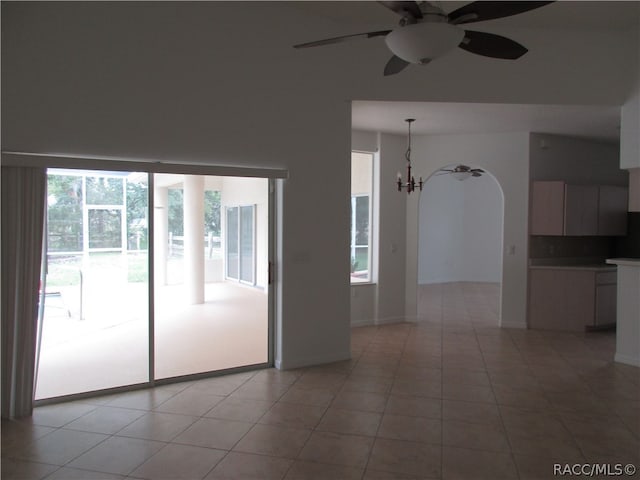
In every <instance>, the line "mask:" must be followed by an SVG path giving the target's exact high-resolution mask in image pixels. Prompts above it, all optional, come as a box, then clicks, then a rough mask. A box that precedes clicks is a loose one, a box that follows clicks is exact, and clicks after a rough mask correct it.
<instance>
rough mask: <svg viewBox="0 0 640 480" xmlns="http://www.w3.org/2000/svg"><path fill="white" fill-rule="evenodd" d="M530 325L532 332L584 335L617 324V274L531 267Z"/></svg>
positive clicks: (582, 269)
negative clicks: (533, 330)
mask: <svg viewBox="0 0 640 480" xmlns="http://www.w3.org/2000/svg"><path fill="white" fill-rule="evenodd" d="M527 313H528V325H529V328H532V329H542V330H560V331H566V332H583V331H584V330H585V329H587V328H599V327H606V326H609V325H612V324H615V321H616V272H615V271H600V270H599V269H585V268H576V269H571V268H567V267H563V268H549V267H545V268H535V267H533V268H530V269H529V302H528V312H527Z"/></svg>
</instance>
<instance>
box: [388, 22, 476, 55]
mask: <svg viewBox="0 0 640 480" xmlns="http://www.w3.org/2000/svg"><path fill="white" fill-rule="evenodd" d="M464 35H465V32H464V30H463V29H461V28H460V27H457V26H455V25H451V24H449V23H445V22H422V23H415V24H413V25H407V26H405V27H400V28H396V29H395V30H393V31H392V32H390V33H389V34H388V35H387V36H386V37H385V42H386V43H387V46H388V47H389V50H391V51H392V52H393V53H394V54H395V55H396V56H398V57H400V58H401V59H403V60H405V61H407V62H409V63H418V64H425V63H429V62H430V61H431V60H433V59H435V58H438V57H440V56H442V55H444V54H445V53H446V52H448V51H449V50H453V49H454V48H455V47H457V46H458V45H460V42H462V39H463V38H464Z"/></svg>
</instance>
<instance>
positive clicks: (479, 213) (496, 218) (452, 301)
mask: <svg viewBox="0 0 640 480" xmlns="http://www.w3.org/2000/svg"><path fill="white" fill-rule="evenodd" d="M445 168H448V167H445ZM503 221H504V197H503V193H502V189H501V187H500V185H499V183H498V181H497V180H496V179H495V177H494V176H493V175H492V174H491V173H489V172H487V171H486V169H485V173H484V174H483V175H481V176H479V177H469V178H467V179H466V180H464V181H459V180H457V179H456V178H454V177H453V176H452V175H448V174H441V172H439V171H438V172H434V174H432V175H431V176H430V177H429V178H428V180H427V181H426V183H425V187H424V190H423V192H422V194H421V196H420V203H419V213H418V225H419V228H418V230H419V231H418V315H419V316H421V317H427V318H429V317H433V316H438V315H440V314H441V313H442V309H443V308H448V309H455V311H456V314H455V315H454V317H455V318H457V319H459V320H460V322H463V323H474V324H485V325H491V326H497V325H498V324H499V322H500V304H501V302H500V296H501V287H502V244H503V240H502V239H503Z"/></svg>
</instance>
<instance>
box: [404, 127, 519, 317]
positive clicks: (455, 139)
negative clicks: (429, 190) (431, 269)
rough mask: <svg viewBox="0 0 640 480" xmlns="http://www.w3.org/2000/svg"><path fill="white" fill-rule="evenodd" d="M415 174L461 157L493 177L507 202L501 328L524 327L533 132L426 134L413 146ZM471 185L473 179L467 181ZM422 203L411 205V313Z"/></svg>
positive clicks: (408, 299) (408, 294)
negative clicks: (531, 133) (530, 162)
mask: <svg viewBox="0 0 640 480" xmlns="http://www.w3.org/2000/svg"><path fill="white" fill-rule="evenodd" d="M412 159H415V160H414V164H415V171H416V174H420V175H423V176H428V175H431V174H433V173H434V172H436V171H437V170H439V169H440V168H443V167H445V166H448V165H454V164H457V163H460V159H473V161H472V162H470V163H473V165H474V166H476V167H478V168H482V169H485V170H487V171H489V172H491V174H492V175H493V176H494V177H495V180H496V181H497V182H498V184H499V185H500V187H501V189H502V193H503V198H504V227H503V248H502V252H501V255H502V275H501V281H502V298H501V320H500V322H501V325H502V326H510V327H519V328H526V299H527V241H528V237H527V234H528V230H527V222H528V208H529V180H528V178H529V134H528V133H513V134H476V135H428V136H422V137H417V138H416V140H415V143H414V146H413V157H412ZM468 181H470V180H468ZM418 207H419V199H418V198H417V197H413V198H409V200H408V203H407V280H406V302H407V312H409V313H410V314H412V315H415V314H416V311H417V284H418V267H417V265H418V258H419V257H418V250H419V249H418V226H417V225H418V220H419V208H418Z"/></svg>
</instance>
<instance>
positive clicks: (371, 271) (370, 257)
mask: <svg viewBox="0 0 640 480" xmlns="http://www.w3.org/2000/svg"><path fill="white" fill-rule="evenodd" d="M354 154H361V155H367V156H368V157H369V162H370V165H369V173H370V178H371V180H370V182H369V191H368V193H355V194H354V193H353V183H352V184H351V187H350V208H351V215H350V221H349V227H350V230H349V231H350V235H349V262H350V268H349V271H350V275H349V278H350V284H351V285H367V284H373V283H375V259H374V243H375V240H374V237H375V232H377V229H376V228H375V225H374V219H375V218H374V200H375V194H376V192H375V181H374V179H375V165H376V162H375V155H376V154H375V152H368V151H363V150H351V177H352V178H353V174H354V169H353V156H354ZM358 197H368V198H369V208H368V213H369V218H368V221H369V228H368V229H369V232H368V244H367V247H368V251H367V262H368V265H367V270H365V271H366V272H367V274H366V277H365V278H360V277H357V276H354V272H353V271H351V265H352V264H351V262H352V261H353V259H354V258H355V251H356V249H357V248H362V247H363V246H364V245H358V244H355V229H354V222H355V221H356V208H355V205H356V198H358Z"/></svg>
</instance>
